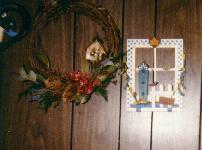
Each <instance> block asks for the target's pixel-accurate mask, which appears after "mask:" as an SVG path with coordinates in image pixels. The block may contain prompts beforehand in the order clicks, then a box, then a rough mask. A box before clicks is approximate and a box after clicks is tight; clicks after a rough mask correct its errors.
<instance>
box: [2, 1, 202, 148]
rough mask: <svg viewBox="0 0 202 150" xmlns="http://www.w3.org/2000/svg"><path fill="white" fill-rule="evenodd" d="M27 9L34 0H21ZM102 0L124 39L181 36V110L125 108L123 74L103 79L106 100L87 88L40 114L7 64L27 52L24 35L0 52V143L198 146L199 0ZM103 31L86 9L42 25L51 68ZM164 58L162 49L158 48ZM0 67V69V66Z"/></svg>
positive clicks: (78, 59) (80, 58) (67, 63)
mask: <svg viewBox="0 0 202 150" xmlns="http://www.w3.org/2000/svg"><path fill="white" fill-rule="evenodd" d="M22 2H23V5H24V6H26V7H27V8H28V9H29V10H30V11H31V12H33V11H34V10H35V8H36V7H35V5H34V4H35V2H36V1H34V0H32V1H22ZM91 2H93V3H96V4H98V5H102V6H104V7H106V8H107V9H108V10H109V11H110V14H111V15H112V16H113V17H114V20H115V22H116V23H117V24H118V26H119V28H120V30H121V34H122V37H123V43H124V45H123V49H124V51H125V50H126V39H128V38H149V37H151V36H154V35H156V36H157V37H158V38H183V39H184V46H185V50H186V53H187V64H186V70H187V72H186V78H185V84H186V87H187V89H186V96H185V97H184V102H183V112H172V113H167V112H164V113H162V112H155V113H150V112H141V113H136V112H127V111H126V98H125V97H126V94H125V87H124V85H125V83H126V81H125V80H124V79H122V78H120V77H117V80H118V83H117V85H116V86H115V85H110V86H109V87H108V89H109V101H108V102H105V101H104V100H103V99H102V98H100V97H97V96H93V98H92V100H91V101H90V102H88V103H87V104H85V105H80V106H75V105H73V104H71V103H70V104H62V105H60V106H59V107H57V108H55V109H50V110H49V111H48V113H47V114H45V113H44V112H40V111H39V110H38V109H37V104H34V103H32V104H30V103H27V101H26V99H22V100H19V99H18V93H19V92H20V91H22V90H23V86H22V84H20V83H19V82H18V81H17V80H16V78H15V76H13V74H12V72H14V71H17V70H18V69H19V67H20V65H22V63H23V61H24V60H25V57H26V55H25V54H26V47H27V43H28V39H29V38H28V37H27V38H26V39H24V40H23V41H21V42H19V43H17V44H16V45H14V46H12V47H10V48H9V49H8V50H7V51H6V53H5V54H4V58H2V59H1V61H2V66H1V67H3V70H4V71H3V72H2V73H1V76H3V81H2V85H3V86H2V91H1V93H2V94H1V103H0V104H1V106H0V150H150V149H153V150H198V149H201V72H202V61H201V59H202V1H201V0H91ZM97 34H99V35H100V36H102V35H103V33H102V32H101V31H100V28H99V27H98V26H97V25H96V24H95V23H93V22H92V21H90V20H89V19H88V18H86V17H82V16H78V15H76V16H74V15H64V16H62V17H61V18H60V19H59V20H58V21H57V22H52V23H51V24H50V25H49V26H48V27H47V28H46V29H45V30H44V31H43V37H42V38H43V45H44V47H45V50H46V52H47V54H48V55H49V57H50V59H51V61H52V62H53V64H54V67H55V68H56V69H61V70H62V71H71V70H78V69H83V68H81V64H83V63H85V58H84V55H85V52H84V49H85V48H86V47H87V46H88V45H89V44H90V42H91V41H92V38H93V37H94V36H96V35H97ZM165 59H169V54H168V55H167V56H165ZM1 70H2V69H1ZM165 80H166V79H165Z"/></svg>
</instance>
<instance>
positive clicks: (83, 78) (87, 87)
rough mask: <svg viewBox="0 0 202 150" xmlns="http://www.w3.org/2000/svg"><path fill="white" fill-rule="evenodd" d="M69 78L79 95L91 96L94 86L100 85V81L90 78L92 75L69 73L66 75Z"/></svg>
mask: <svg viewBox="0 0 202 150" xmlns="http://www.w3.org/2000/svg"><path fill="white" fill-rule="evenodd" d="M68 76H69V78H70V79H71V80H73V81H75V82H76V83H77V92H78V93H79V94H83V95H88V94H91V93H92V92H93V90H94V88H95V87H96V86H100V85H101V81H100V80H99V79H98V78H96V79H93V78H92V74H90V73H86V72H80V71H76V72H71V73H69V74H68Z"/></svg>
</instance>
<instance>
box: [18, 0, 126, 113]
mask: <svg viewBox="0 0 202 150" xmlns="http://www.w3.org/2000/svg"><path fill="white" fill-rule="evenodd" d="M72 12H73V13H76V14H78V15H85V16H87V17H89V18H90V19H91V20H92V21H94V22H96V23H97V24H98V25H99V26H100V27H101V28H102V30H103V31H104V33H105V38H104V40H103V42H101V41H102V40H99V39H96V40H94V42H93V43H92V44H91V45H90V46H89V47H88V48H86V59H87V60H88V62H89V65H90V68H91V69H90V70H89V71H88V72H82V71H79V70H78V71H73V72H66V73H63V72H60V71H56V70H54V68H52V67H51V63H50V61H49V58H48V57H47V55H46V54H45V53H44V52H43V51H42V50H40V48H38V46H36V45H37V44H36V43H40V42H38V39H39V33H40V31H42V30H43V29H44V28H45V27H46V26H47V25H48V24H49V23H50V22H51V21H53V20H57V18H58V17H59V16H61V15H62V14H67V13H72ZM104 44H105V45H106V46H104ZM29 52H31V53H29V56H28V58H29V61H28V62H29V63H28V64H26V65H25V64H24V65H23V66H22V67H21V69H20V78H21V81H22V82H23V83H26V85H27V86H26V87H27V88H26V90H25V91H24V92H22V93H21V94H20V96H23V95H27V96H28V99H29V101H36V102H39V104H40V105H39V106H40V107H41V108H43V109H45V110H46V111H47V110H48V108H50V107H51V106H57V105H58V104H59V103H60V102H62V101H63V102H75V103H76V104H83V103H86V102H87V101H89V100H90V98H91V95H92V94H93V93H97V94H99V95H101V96H103V97H104V99H106V100H107V90H106V87H107V86H108V85H109V84H110V83H111V82H113V79H114V77H115V76H116V75H117V74H121V73H123V72H125V68H126V64H125V63H124V62H123V61H122V58H123V56H124V53H123V52H122V51H121V38H120V31H119V29H118V27H117V25H116V24H115V22H114V20H113V18H112V17H111V16H110V15H109V13H108V11H107V9H105V8H103V7H98V6H95V5H93V4H91V3H88V2H68V1H67V2H63V1H53V2H52V3H51V4H50V5H49V7H48V9H45V10H44V11H43V13H41V14H39V15H38V16H37V17H36V18H35V19H34V21H33V31H32V33H31V36H30V44H29ZM36 62H37V63H36ZM39 65H40V66H42V67H39Z"/></svg>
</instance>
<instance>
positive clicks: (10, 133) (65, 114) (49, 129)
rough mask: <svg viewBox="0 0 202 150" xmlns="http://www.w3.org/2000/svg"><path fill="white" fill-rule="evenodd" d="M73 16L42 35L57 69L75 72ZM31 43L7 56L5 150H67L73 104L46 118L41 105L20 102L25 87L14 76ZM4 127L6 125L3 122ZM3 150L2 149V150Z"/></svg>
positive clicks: (21, 43) (64, 106)
mask: <svg viewBox="0 0 202 150" xmlns="http://www.w3.org/2000/svg"><path fill="white" fill-rule="evenodd" d="M71 20H72V16H71V15H69V16H62V17H61V18H59V19H58V20H57V22H55V23H51V24H50V25H49V26H48V27H47V28H46V29H45V30H44V31H42V32H41V35H42V41H43V46H44V49H45V51H46V53H47V54H48V55H49V57H50V59H51V62H52V65H53V67H54V68H55V69H60V70H61V71H63V72H64V71H71V70H72V68H73V57H72V50H73V44H72V43H73V42H72V41H73V32H72V29H73V26H72V21H71ZM27 43H28V40H23V41H21V42H20V43H18V44H17V45H16V46H15V47H12V48H10V49H9V50H8V52H7V53H6V56H5V57H6V58H5V60H6V62H5V81H4V92H3V99H2V101H3V102H2V103H3V106H4V110H2V112H3V119H2V121H3V138H2V139H3V144H2V146H3V147H2V149H4V150H12V149H15V150H39V149H40V150H56V149H58V150H67V149H70V138H71V112H72V110H71V107H72V106H71V104H61V105H60V106H59V107H57V108H55V109H54V108H51V109H50V110H49V111H48V113H47V114H46V113H45V112H43V111H40V110H39V109H38V104H34V103H33V104H30V103H29V104H28V102H27V101H26V99H25V98H23V99H21V100H18V94H19V93H20V92H22V90H23V89H22V88H21V87H23V86H22V84H20V83H19V81H18V82H17V81H16V77H15V76H13V75H12V73H11V72H13V71H16V72H17V71H18V69H19V67H20V66H21V65H22V63H23V62H24V60H25V59H26V55H25V54H26V51H27V49H26V47H27ZM1 123H2V122H1ZM0 149H1V148H0Z"/></svg>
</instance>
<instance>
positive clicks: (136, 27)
mask: <svg viewBox="0 0 202 150" xmlns="http://www.w3.org/2000/svg"><path fill="white" fill-rule="evenodd" d="M153 31H154V0H132V1H131V0H125V15H124V49H125V50H126V46H127V43H126V42H127V41H126V40H127V39H130V38H149V37H152V36H153ZM142 57H144V56H142ZM150 59H152V58H150ZM125 85H126V81H125V79H123V89H122V108H121V110H122V111H121V133H120V134H121V139H120V146H121V150H134V149H135V150H149V149H150V132H151V130H150V129H151V113H150V112H141V113H140V112H127V111H126V90H125Z"/></svg>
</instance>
